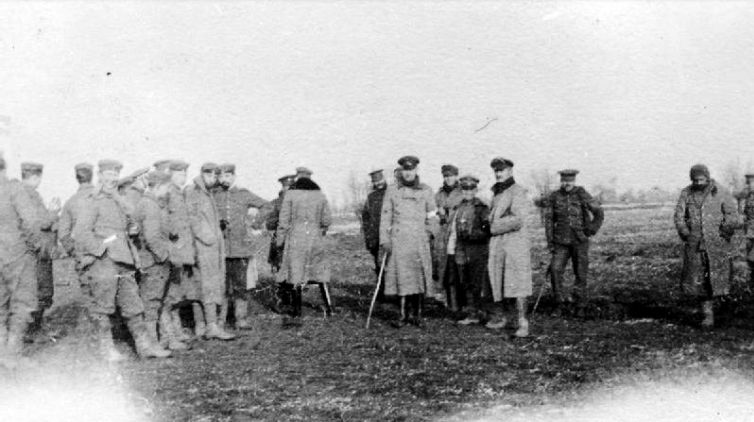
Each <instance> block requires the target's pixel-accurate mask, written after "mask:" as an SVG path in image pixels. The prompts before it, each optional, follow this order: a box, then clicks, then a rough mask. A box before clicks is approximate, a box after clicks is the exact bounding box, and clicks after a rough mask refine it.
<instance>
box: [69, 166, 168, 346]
mask: <svg viewBox="0 0 754 422" xmlns="http://www.w3.org/2000/svg"><path fill="white" fill-rule="evenodd" d="M98 168H99V171H98V176H99V182H100V187H99V188H98V189H97V190H96V191H95V192H94V194H93V196H92V198H91V200H90V201H89V203H88V205H87V206H86V207H84V208H83V212H82V214H81V216H80V218H79V219H78V221H77V222H76V225H75V226H74V228H73V238H74V240H75V242H76V248H77V249H78V251H79V253H81V254H82V255H83V256H82V266H83V267H84V268H85V269H86V275H85V277H84V283H83V286H82V288H83V290H84V291H85V292H86V296H87V299H88V301H89V303H88V308H89V315H90V316H91V317H92V319H93V322H94V324H95V327H96V328H97V334H98V338H99V343H100V348H101V351H102V352H103V354H104V356H105V358H106V359H107V360H108V361H119V360H122V359H123V356H122V355H120V353H118V351H117V350H116V349H115V346H114V344H113V338H112V333H111V332H110V319H109V317H110V315H111V314H114V313H115V312H116V309H119V310H120V313H121V315H122V316H123V318H124V319H125V320H126V324H127V326H128V329H129V331H131V335H132V336H133V338H134V343H135V344H136V352H137V353H138V355H139V357H141V358H150V357H159V358H162V357H168V356H170V355H171V352H170V351H169V350H165V349H163V348H162V347H160V346H159V345H158V344H157V342H156V341H157V339H155V338H153V337H152V336H151V335H150V333H149V331H148V330H147V327H146V325H145V323H144V305H143V304H142V302H141V298H140V297H139V288H138V286H137V284H136V278H135V277H136V274H135V273H136V271H137V270H138V269H139V266H140V264H139V255H138V251H137V250H136V248H135V247H134V245H133V242H132V237H134V236H136V235H138V232H139V228H138V225H136V224H135V223H134V222H133V221H132V220H131V216H132V214H133V210H132V209H131V208H130V205H129V204H128V201H127V200H126V199H125V198H123V197H122V196H121V195H119V194H118V191H117V185H118V174H119V173H120V170H121V168H122V164H121V163H120V162H118V161H115V160H101V161H100V162H99V163H98ZM116 307H117V308H116Z"/></svg>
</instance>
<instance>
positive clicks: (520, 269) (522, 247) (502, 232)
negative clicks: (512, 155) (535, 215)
mask: <svg viewBox="0 0 754 422" xmlns="http://www.w3.org/2000/svg"><path fill="white" fill-rule="evenodd" d="M529 208H530V207H529V198H528V195H527V192H526V189H524V188H523V187H521V186H520V185H518V184H515V183H514V184H513V185H511V186H510V187H508V188H507V189H505V190H504V191H502V193H498V194H496V195H495V196H494V197H493V198H492V211H490V234H491V235H492V238H491V239H490V251H489V267H488V269H489V274H490V284H491V287H492V298H493V300H494V301H495V302H499V301H501V300H502V299H503V297H526V296H530V295H531V291H532V286H531V284H532V271H531V241H530V239H529V232H528V228H527V225H526V218H527V216H528V215H529V213H530V209H529Z"/></svg>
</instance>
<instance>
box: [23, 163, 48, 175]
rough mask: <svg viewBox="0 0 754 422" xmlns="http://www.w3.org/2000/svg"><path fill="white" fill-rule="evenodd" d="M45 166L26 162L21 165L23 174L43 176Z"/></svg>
mask: <svg viewBox="0 0 754 422" xmlns="http://www.w3.org/2000/svg"><path fill="white" fill-rule="evenodd" d="M42 169H44V166H43V165H42V164H39V163H31V162H28V161H27V162H24V163H21V172H23V173H39V174H42Z"/></svg>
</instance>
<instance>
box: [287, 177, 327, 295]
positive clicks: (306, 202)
mask: <svg viewBox="0 0 754 422" xmlns="http://www.w3.org/2000/svg"><path fill="white" fill-rule="evenodd" d="M331 223H332V217H331V215H330V207H329V205H328V204H327V198H325V195H324V194H323V193H322V191H321V190H320V189H319V186H317V184H316V183H314V182H312V181H311V180H309V179H306V178H303V179H299V180H298V181H296V182H295V183H294V184H293V185H292V186H291V188H290V189H289V190H288V191H287V192H286V193H285V196H284V197H283V202H282V205H281V208H280V219H279V221H278V228H277V234H276V241H277V245H278V246H283V245H284V246H285V249H284V251H283V262H282V265H281V266H280V271H278V275H277V277H278V281H280V282H282V281H287V282H288V283H291V284H294V285H298V284H304V283H307V282H308V281H318V282H323V283H327V282H329V281H330V267H329V265H328V260H327V257H326V254H325V233H326V232H327V229H328V227H330V224H331Z"/></svg>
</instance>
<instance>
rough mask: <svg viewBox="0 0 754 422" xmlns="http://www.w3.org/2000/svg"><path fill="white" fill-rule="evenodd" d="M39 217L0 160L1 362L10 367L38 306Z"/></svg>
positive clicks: (17, 356) (19, 354)
mask: <svg viewBox="0 0 754 422" xmlns="http://www.w3.org/2000/svg"><path fill="white" fill-rule="evenodd" d="M39 217H40V215H39V213H38V212H37V211H36V208H35V206H34V203H33V202H32V200H31V198H29V195H28V193H27V192H26V190H25V189H24V188H23V187H22V186H21V183H19V182H18V181H17V180H8V178H7V176H6V170H5V160H4V159H3V158H2V157H0V233H2V236H0V359H2V360H6V359H7V360H9V361H8V362H7V364H9V365H12V364H14V363H15V362H16V361H17V359H19V358H20V356H21V350H22V348H23V335H24V332H25V331H26V329H27V326H28V324H29V321H30V319H31V313H32V311H34V310H35V309H37V306H38V303H37V277H36V270H35V263H36V257H35V255H36V254H37V252H38V251H39V248H40V243H41V240H40V232H39V230H40V229H39V227H40V225H41V220H40V218H39Z"/></svg>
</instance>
